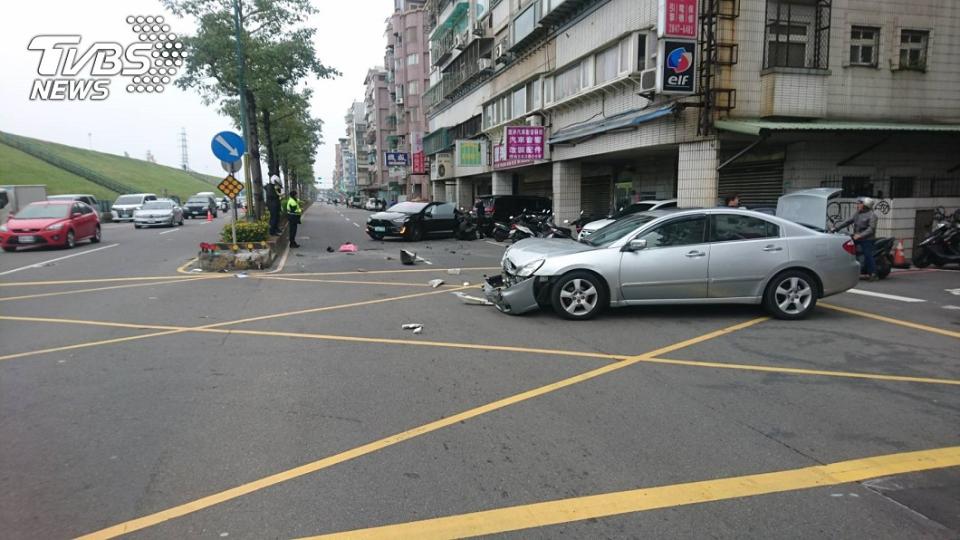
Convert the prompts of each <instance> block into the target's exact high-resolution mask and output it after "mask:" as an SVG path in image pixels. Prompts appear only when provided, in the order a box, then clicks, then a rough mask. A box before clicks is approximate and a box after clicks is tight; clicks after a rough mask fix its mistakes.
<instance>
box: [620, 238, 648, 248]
mask: <svg viewBox="0 0 960 540" xmlns="http://www.w3.org/2000/svg"><path fill="white" fill-rule="evenodd" d="M644 249H647V241H646V240H644V239H643V238H635V239H633V240H631V241H630V242H629V243H628V244H627V248H626V250H625V251H641V250H644Z"/></svg>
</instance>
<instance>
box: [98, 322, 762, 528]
mask: <svg viewBox="0 0 960 540" xmlns="http://www.w3.org/2000/svg"><path fill="white" fill-rule="evenodd" d="M764 320H766V317H764V318H761V319H754V320H752V321H748V322H746V323H742V324H738V325H734V326H733V327H730V328H737V329H742V328H746V327H747V326H752V325H754V324H757V323H759V322H762V321H764ZM731 331H732V330H731ZM725 333H728V332H725V331H724V330H719V331H717V332H710V334H707V335H723V334H725ZM700 341H703V339H700V338H693V339H689V340H686V341H685V342H684V343H699V342H700ZM665 348H666V347H665ZM653 352H656V351H653ZM644 356H645V355H641V356H636V357H632V359H627V360H623V361H621V362H616V363H612V364H607V365H605V366H602V367H599V368H596V369H592V370H590V371H587V372H584V373H581V374H579V375H574V376H573V377H568V378H566V379H563V380H560V381H557V382H554V383H550V384H547V385H544V386H541V387H539V388H534V389H532V390H527V391H525V392H521V393H519V394H514V395H512V396H508V397H505V398H502V399H499V400H497V401H494V402H491V403H487V404H486V405H481V406H479V407H475V408H473V409H469V410H466V411H463V412H461V413H458V414H455V415H452V416H448V417H446V418H441V419H439V420H434V421H433V422H430V423H428V424H424V425H422V426H418V427H415V428H412V429H408V430H406V431H402V432H400V433H396V434H394V435H390V436H388V437H384V438H382V439H379V440H376V441H373V442H370V443H367V444H365V445H362V446H358V447H356V448H353V449H350V450H347V451H345V452H341V453H339V454H335V455H332V456H328V457H326V458H323V459H319V460H317V461H313V462H311V463H307V464H305V465H301V466H299V467H294V468H292V469H288V470H286V471H281V472H279V473H276V474H272V475H270V476H267V477H264V478H261V479H259V480H254V481H252V482H248V483H246V484H242V485H239V486H236V487H233V488H230V489H227V490H224V491H221V492H219V493H214V494H212V495H208V496H206V497H203V498H200V499H197V500H194V501H191V502H188V503H184V504H181V505H178V506H174V507H172V508H168V509H166V510H162V511H160V512H156V513H153V514H149V515H146V516H143V517H139V518H136V519H132V520H130V521H125V522H123V523H119V524H117V525H114V526H112V527H107V528H106V529H102V530H99V531H96V532H93V533H90V534H88V535H85V536H82V537H80V539H81V540H90V539H104V538H115V537H117V536H120V535H122V534H127V533H130V532H133V531H138V530H141V529H145V528H147V527H152V526H154V525H157V524H159V523H163V522H165V521H169V520H171V519H175V518H178V517H181V516H185V515H187V514H191V513H193V512H197V511H199V510H203V509H205V508H209V507H211V506H215V505H218V504H220V503H223V502H226V501H229V500H232V499H235V498H237V497H241V496H243V495H247V494H249V493H252V492H254V491H259V490H261V489H265V488H268V487H271V486H274V485H276V484H279V483H282V482H286V481H288V480H292V479H294V478H298V477H300V476H303V475H306V474H310V473H314V472H317V471H319V470H322V469H326V468H328V467H332V466H334V465H337V464H340V463H343V462H345V461H349V460H351V459H354V458H357V457H361V456H364V455H367V454H370V453H373V452H376V451H378V450H382V449H384V448H387V447H389V446H393V445H395V444H399V443H401V442H404V441H407V440H410V439H413V438H415V437H419V436H421V435H425V434H427V433H431V432H433V431H437V430H438V429H442V428H445V427H447V426H451V425H454V424H458V423H460V422H463V421H466V420H469V419H472V418H476V417H477V416H480V415H483V414H486V413H489V412H492V411H496V410H499V409H502V408H504V407H508V406H510V405H514V404H516V403H520V402H522V401H527V400H529V399H533V398H535V397H539V396H542V395H544V394H548V393H550V392H553V391H556V390H559V389H561V388H566V387H568V386H572V385H574V384H577V383H580V382H583V381H588V380H590V379H594V378H596V377H599V376H601V375H605V374H607V373H611V372H614V371H617V370H620V369H624V368H626V367H628V366H631V365H633V364H635V363H637V362H640V361H641V359H642V358H643V357H644Z"/></svg>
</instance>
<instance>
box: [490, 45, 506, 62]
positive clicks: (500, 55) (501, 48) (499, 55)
mask: <svg viewBox="0 0 960 540" xmlns="http://www.w3.org/2000/svg"><path fill="white" fill-rule="evenodd" d="M508 48H509V43H508V42H507V40H503V41H501V42H500V43H497V46H496V47H494V50H493V58H494V60H496V61H497V62H498V63H499V62H506V60H507V55H508V54H510V53H509V51H508Z"/></svg>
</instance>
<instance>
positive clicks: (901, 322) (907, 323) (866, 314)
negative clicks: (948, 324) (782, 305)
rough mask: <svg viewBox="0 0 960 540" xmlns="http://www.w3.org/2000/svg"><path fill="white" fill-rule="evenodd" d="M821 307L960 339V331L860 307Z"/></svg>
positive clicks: (824, 305) (823, 305) (821, 305)
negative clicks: (861, 309) (879, 313)
mask: <svg viewBox="0 0 960 540" xmlns="http://www.w3.org/2000/svg"><path fill="white" fill-rule="evenodd" d="M817 305H818V306H820V307H823V308H826V309H832V310H834V311H839V312H840V313H846V314H848V315H856V316H858V317H866V318H867V319H873V320H875V321H882V322H885V323H890V324H896V325H898V326H904V327H907V328H913V329H914V330H923V331H924V332H930V333H933V334H940V335H942V336H947V337H952V338H957V339H960V332H954V331H952V330H945V329H943V328H937V327H935V326H927V325H925V324H920V323H915V322H910V321H904V320H902V319H893V318H891V317H884V316H883V315H877V314H875V313H870V312H869V311H860V310H859V309H850V308H847V307H842V306H835V305H833V304H824V303H823V302H820V303H819V304H817Z"/></svg>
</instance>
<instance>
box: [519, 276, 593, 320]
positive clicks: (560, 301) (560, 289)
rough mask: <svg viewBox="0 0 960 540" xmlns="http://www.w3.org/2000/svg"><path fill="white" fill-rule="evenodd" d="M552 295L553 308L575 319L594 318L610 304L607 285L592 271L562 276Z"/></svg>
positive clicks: (564, 315)
mask: <svg viewBox="0 0 960 540" xmlns="http://www.w3.org/2000/svg"><path fill="white" fill-rule="evenodd" d="M531 279H535V278H531ZM550 296H551V298H550V299H551V303H552V304H553V310H554V311H556V312H557V314H558V315H560V316H561V317H564V318H566V319H573V320H586V319H592V318H593V317H596V316H597V315H598V314H599V313H600V312H601V311H603V309H604V308H606V307H607V305H608V304H609V299H608V298H607V289H606V287H604V284H603V283H602V282H601V280H600V278H598V277H597V276H596V275H595V274H591V273H590V272H571V273H569V274H567V275H565V276H563V277H561V278H560V279H559V280H558V281H557V282H556V284H554V286H553V292H552V293H551V295H550Z"/></svg>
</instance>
